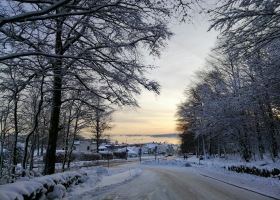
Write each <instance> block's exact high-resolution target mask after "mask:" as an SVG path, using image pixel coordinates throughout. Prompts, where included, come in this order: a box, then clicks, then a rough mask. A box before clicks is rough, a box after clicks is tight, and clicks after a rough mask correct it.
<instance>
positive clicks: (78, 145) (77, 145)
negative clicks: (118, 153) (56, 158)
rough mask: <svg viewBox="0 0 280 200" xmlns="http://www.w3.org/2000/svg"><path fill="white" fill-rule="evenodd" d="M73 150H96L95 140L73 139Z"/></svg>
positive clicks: (88, 151) (94, 151)
mask: <svg viewBox="0 0 280 200" xmlns="http://www.w3.org/2000/svg"><path fill="white" fill-rule="evenodd" d="M73 150H74V151H78V152H81V151H82V152H87V153H90V152H93V153H96V152H97V145H96V142H93V141H90V140H82V141H75V142H74V146H73Z"/></svg>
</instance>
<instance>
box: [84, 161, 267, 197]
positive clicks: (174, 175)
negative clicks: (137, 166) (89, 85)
mask: <svg viewBox="0 0 280 200" xmlns="http://www.w3.org/2000/svg"><path fill="white" fill-rule="evenodd" d="M141 168H142V169H143V170H144V172H143V173H142V174H141V175H140V176H139V177H137V178H135V179H133V180H132V181H129V182H127V183H126V184H123V185H120V186H117V187H114V188H113V189H112V188H111V189H110V190H109V191H106V193H104V192H103V193H101V194H99V195H97V194H94V195H87V196H84V197H83V198H82V199H83V200H93V199H98V200H109V199H110V200H111V199H112V200H113V199H114V200H144V199H145V200H181V199H182V200H187V199H190V200H195V199H199V200H203V199H205V200H211V199H213V200H220V199H221V200H231V199H236V200H246V199H248V200H266V199H271V198H269V197H266V196H262V195H259V194H256V193H253V192H250V191H247V190H244V189H241V188H238V187H235V186H232V185H228V184H225V183H223V182H220V181H217V180H213V179H210V178H207V177H204V176H201V175H198V174H195V173H192V172H190V171H186V170H184V169H179V168H177V169H174V168H159V167H141Z"/></svg>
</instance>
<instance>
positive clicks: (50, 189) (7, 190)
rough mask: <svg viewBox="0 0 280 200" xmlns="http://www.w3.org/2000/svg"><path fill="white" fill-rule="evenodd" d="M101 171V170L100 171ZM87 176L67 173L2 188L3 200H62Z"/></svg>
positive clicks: (1, 196)
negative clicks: (72, 186) (68, 189)
mask: <svg viewBox="0 0 280 200" xmlns="http://www.w3.org/2000/svg"><path fill="white" fill-rule="evenodd" d="M100 170H101V169H100ZM85 176H87V174H85V173H79V172H65V173H58V174H53V175H48V176H42V177H38V178H34V179H28V177H26V178H24V179H22V181H18V182H16V183H11V184H6V185H1V186H0V199H1V200H23V199H61V198H62V197H63V196H64V194H65V192H66V188H68V187H70V186H71V185H76V184H78V183H80V182H83V181H84V180H86V177H85Z"/></svg>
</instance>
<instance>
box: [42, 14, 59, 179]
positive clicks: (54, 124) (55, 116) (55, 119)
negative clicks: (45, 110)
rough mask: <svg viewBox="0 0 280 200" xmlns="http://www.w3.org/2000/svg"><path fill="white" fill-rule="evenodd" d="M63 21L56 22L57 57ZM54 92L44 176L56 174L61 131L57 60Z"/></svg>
mask: <svg viewBox="0 0 280 200" xmlns="http://www.w3.org/2000/svg"><path fill="white" fill-rule="evenodd" d="M62 23H63V22H62V21H61V20H59V19H57V20H56V24H57V27H56V44H55V45H56V46H55V53H56V55H62V54H63V52H62V40H61V37H62V36H61V35H62V32H61V31H62ZM53 75H54V78H53V91H52V109H51V118H50V129H49V139H48V147H47V153H46V160H45V168H44V174H45V175H47V174H54V173H55V156H56V153H55V152H56V142H57V136H58V131H59V117H60V107H61V93H62V92H61V88H62V60H61V59H59V58H57V59H56V60H55V63H54V66H53Z"/></svg>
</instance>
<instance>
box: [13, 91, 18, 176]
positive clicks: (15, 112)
mask: <svg viewBox="0 0 280 200" xmlns="http://www.w3.org/2000/svg"><path fill="white" fill-rule="evenodd" d="M13 101H14V143H13V154H12V165H13V166H12V174H14V173H15V166H16V165H17V159H16V156H17V139H18V118H17V117H18V116H17V108H18V99H17V92H15V94H14V99H13Z"/></svg>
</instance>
